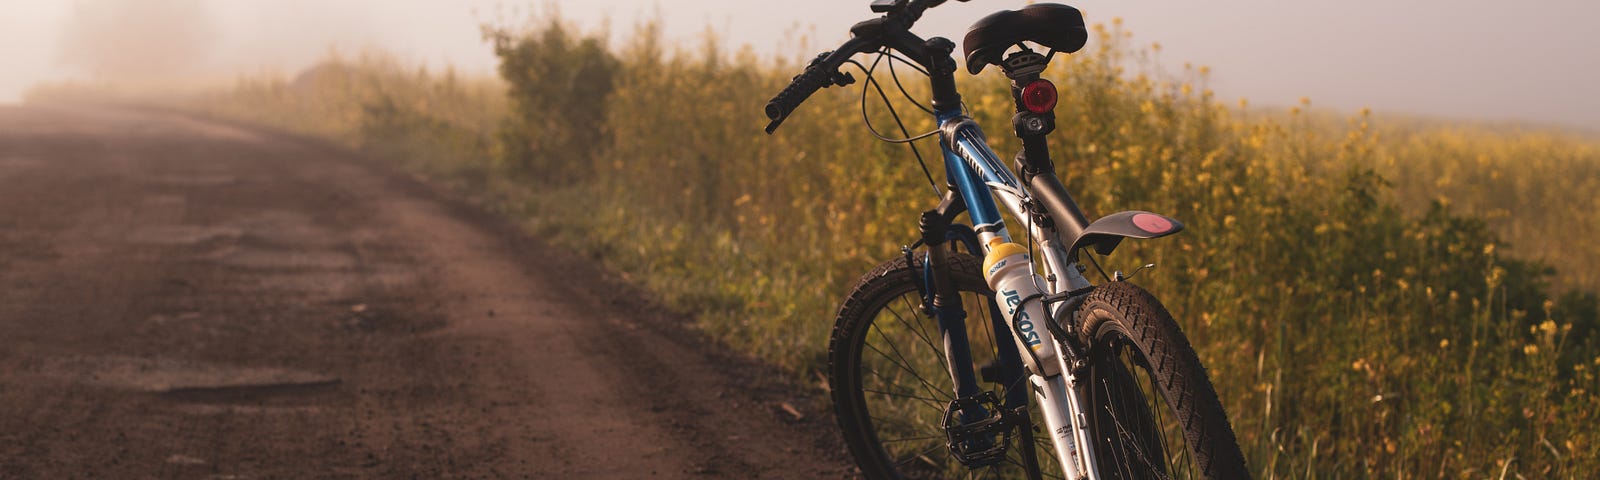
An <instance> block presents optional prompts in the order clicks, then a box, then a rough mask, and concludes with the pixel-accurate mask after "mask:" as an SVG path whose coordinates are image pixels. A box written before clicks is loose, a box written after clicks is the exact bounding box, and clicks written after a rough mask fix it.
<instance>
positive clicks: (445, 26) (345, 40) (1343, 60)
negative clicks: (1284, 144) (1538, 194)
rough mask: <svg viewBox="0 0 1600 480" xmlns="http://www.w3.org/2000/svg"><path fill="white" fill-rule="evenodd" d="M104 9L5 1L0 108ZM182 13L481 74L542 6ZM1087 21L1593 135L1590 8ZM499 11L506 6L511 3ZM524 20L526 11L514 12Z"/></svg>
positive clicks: (50, 66)
mask: <svg viewBox="0 0 1600 480" xmlns="http://www.w3.org/2000/svg"><path fill="white" fill-rule="evenodd" d="M106 1H107V0H78V1H75V0H0V102H8V101H15V100H16V99H17V98H19V95H20V93H21V91H22V90H23V89H24V88H26V86H27V85H30V84H33V83H36V82H39V81H42V80H54V79H62V78H70V77H75V76H76V77H81V76H83V72H82V70H83V69H82V68H77V67H74V66H73V65H72V64H71V63H70V62H67V63H63V62H64V59H63V54H62V52H61V44H62V39H63V38H64V37H65V36H66V34H65V33H64V32H63V30H64V28H65V27H64V26H65V25H68V24H69V23H70V21H69V18H70V17H72V16H73V15H74V9H75V6H76V5H78V4H80V2H84V3H86V4H88V5H91V6H92V5H95V4H97V3H104V2H106ZM162 1H179V2H183V1H187V2H189V3H192V4H194V5H195V6H196V8H198V9H199V10H203V12H202V15H201V16H200V17H199V18H207V19H209V20H208V21H209V22H211V23H213V24H214V25H213V26H212V27H213V28H209V29H208V30H206V31H210V32H213V34H214V36H215V37H214V38H211V39H209V40H208V41H206V42H204V43H205V44H206V45H204V46H203V48H202V49H201V50H203V53H202V54H195V55H194V56H197V57H201V58H197V59H195V61H194V62H193V63H194V64H195V65H200V66H201V67H196V68H201V69H203V70H206V71H220V70H240V69H246V70H262V69H265V70H269V71H279V72H283V71H292V70H294V69H298V68H300V67H303V66H304V65H306V64H308V63H310V62H311V61H314V60H315V59H316V58H317V57H319V56H322V55H324V54H325V53H326V52H327V51H328V50H329V48H330V47H332V46H337V47H338V48H339V49H340V50H342V51H347V52H348V51H354V50H358V49H360V48H362V47H364V46H376V47H379V48H383V49H386V50H391V51H395V52H397V53H400V54H402V55H403V56H404V57H406V58H409V59H412V60H414V61H422V62H428V63H431V64H434V65H439V64H444V63H451V64H454V65H456V66H458V67H462V68H464V69H466V70H471V71H483V72H487V71H490V70H491V69H492V68H493V65H494V63H493V62H494V58H493V56H492V55H491V54H490V52H489V51H488V48H487V46H485V45H484V44H483V43H482V42H481V40H480V36H479V27H478V25H479V23H480V22H481V21H484V20H492V19H494V18H497V16H498V17H505V16H508V14H503V13H502V14H497V12H502V11H507V10H511V11H517V10H520V11H527V10H529V9H530V8H531V9H532V10H535V11H539V10H543V9H544V8H546V5H547V4H546V3H545V2H538V1H534V2H508V1H494V0H454V1H452V0H320V1H312V0H162ZM868 3H869V1H868V0H785V1H773V0H738V1H735V0H706V1H667V0H590V1H572V0H565V1H558V2H554V4H555V5H556V6H557V8H559V9H560V10H561V12H562V14H563V16H564V17H567V18H569V19H571V20H573V21H576V22H578V23H580V24H584V25H590V26H598V25H600V23H601V22H602V21H603V20H605V19H610V23H611V25H612V30H614V31H617V32H626V31H627V30H628V28H627V27H628V26H630V25H632V24H633V23H634V22H636V21H638V20H640V19H644V18H651V17H654V16H656V15H659V16H660V17H661V18H662V19H663V21H664V22H665V24H666V25H665V28H666V31H667V34H668V36H669V37H671V38H676V39H683V40H686V41H698V37H699V36H700V35H701V33H702V32H704V31H705V30H706V28H707V27H708V26H709V27H711V28H713V29H715V30H717V31H719V32H721V34H722V35H723V37H724V40H725V41H726V42H727V43H729V44H731V45H739V44H749V45H751V46H752V47H753V48H755V49H756V50H757V51H759V52H763V53H772V54H777V53H778V52H782V53H783V54H793V53H794V52H795V51H798V49H799V46H798V45H797V44H798V43H799V42H798V41H797V40H796V38H795V34H796V33H797V32H800V33H804V34H806V35H807V36H808V37H809V38H810V40H811V45H813V46H815V47H818V48H821V47H828V46H832V45H834V44H837V43H838V42H840V41H843V40H844V39H845V38H846V36H847V33H846V32H847V29H848V28H849V26H850V24H852V23H854V22H855V21H857V20H862V19H865V18H868V17H869V16H871V15H872V14H871V12H869V11H868V10H867V8H866V6H867V4H868ZM1026 3H1027V2H1026V1H1024V0H974V1H972V2H968V3H954V2H952V3H950V4H947V5H945V6H941V7H939V8H937V9H934V10H932V11H930V12H929V13H928V15H927V16H926V17H925V19H924V21H923V22H921V23H920V24H919V26H918V28H917V30H918V31H919V33H922V34H923V35H924V36H932V35H942V36H946V37H950V38H953V39H958V40H959V38H960V37H961V35H962V33H963V32H964V31H965V29H966V26H967V25H969V24H970V23H971V22H972V21H974V20H976V19H977V18H979V17H980V16H982V15H984V14H987V13H990V12H992V11H995V10H998V9H1004V8H1019V7H1020V6H1022V5H1024V4H1026ZM1066 3H1069V4H1071V5H1074V6H1077V7H1079V8H1081V9H1083V10H1084V13H1085V15H1086V16H1087V17H1088V19H1089V21H1090V22H1105V21H1109V20H1110V19H1111V18H1113V17H1122V18H1123V19H1124V21H1125V25H1126V26H1127V28H1128V29H1130V30H1132V31H1133V32H1134V34H1135V37H1134V39H1135V41H1136V42H1138V43H1140V44H1149V43H1151V42H1160V43H1161V44H1162V47H1163V49H1162V53H1161V57H1160V59H1161V63H1162V64H1163V65H1164V67H1165V68H1167V69H1168V70H1174V71H1176V70H1178V69H1181V68H1182V67H1181V66H1182V65H1183V63H1184V62H1193V63H1194V64H1197V65H1208V66H1210V67H1212V71H1213V74H1212V81H1211V86H1212V87H1213V88H1214V89H1215V90H1216V91H1217V92H1218V94H1219V95H1220V96H1221V97H1222V98H1225V99H1230V100H1231V99H1234V98H1238V97H1246V98H1249V99H1250V100H1251V102H1252V103H1254V104H1257V105H1289V104H1292V103H1294V102H1295V101H1297V100H1298V99H1299V98H1300V97H1302V96H1308V97H1310V98H1311V99H1312V100H1313V102H1314V103H1315V105H1316V106H1318V107H1329V108H1337V109H1341V110H1354V109H1356V108H1360V107H1363V106H1370V107H1373V108H1374V109H1375V110H1377V111H1379V112H1380V113H1381V112H1403V113H1421V114H1428V115H1436V116H1446V117H1459V118H1473V119H1486V120H1502V119H1504V120H1524V121H1533V122H1548V123H1560V124H1567V125H1573V126H1580V127H1585V128H1589V129H1600V94H1596V92H1594V91H1593V88H1594V86H1595V85H1600V40H1595V37H1593V21H1594V19H1596V18H1600V2H1590V1H1574V0H1549V1H1535V2H1520V3H1517V2H1513V3H1507V2H1492V3H1491V2H1488V1H1479V0H1449V1H1447V0H1411V1H1392V0H1389V1H1379V0H1341V1H1326V2H1313V1H1281V0H1279V1H1272V0H1212V1H1203V2H1202V1H1197V0H1190V1H1172V2H1152V1H1142V2H1139V1H1112V0H1080V1H1075V2H1074V1H1069V2H1066ZM508 5H509V7H508ZM509 16H510V17H513V18H520V16H519V14H516V13H512V14H509Z"/></svg>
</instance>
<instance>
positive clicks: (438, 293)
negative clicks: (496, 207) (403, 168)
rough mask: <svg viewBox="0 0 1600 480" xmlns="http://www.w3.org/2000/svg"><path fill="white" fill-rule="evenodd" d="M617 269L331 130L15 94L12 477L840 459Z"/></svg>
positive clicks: (0, 337)
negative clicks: (39, 100) (598, 264)
mask: <svg viewBox="0 0 1600 480" xmlns="http://www.w3.org/2000/svg"><path fill="white" fill-rule="evenodd" d="M610 278H611V277H610V276H609V275H608V274H606V273H604V272H602V271H600V270H598V269H596V268H595V267H593V266H592V262H589V261H586V260H585V259H582V258H575V256H574V255H573V254H571V253H569V252H566V251H563V250H560V249H555V248H552V247H549V246H547V245H545V244H543V243H540V242H539V241H537V240H536V239H530V238H528V237H526V236H525V235H524V234H522V233H520V232H519V231H518V230H517V229H516V228H514V227H512V226H510V224H508V223H506V222H505V221H502V220H499V219H496V218H494V217H493V216H490V215H487V214H484V213H481V212H479V211H476V210H474V209H473V208H471V207H469V206H466V204H465V203H463V202H459V201H455V200H452V199H451V198H449V196H448V195H443V194H440V193H438V192H436V191H435V190H433V189H431V188H430V187H428V186H426V185H424V184H422V183H419V182H416V181H414V180H412V179H410V178H408V177H405V176H403V175H399V174H396V173H393V172H391V171H389V170H388V169H386V168H384V167H383V166H382V165H381V163H376V162H373V161H371V160H368V159H362V158H357V157H355V156H352V155H350V154H348V153H345V152H342V151H340V150H338V149H335V148H331V147H328V146H326V145H322V144H318V143H316V142H309V141H303V140H298V139H294V138H289V137H285V136H279V135H274V134H269V133H262V132H256V131H252V130H247V129H242V128H237V127H231V126H225V125H220V124H213V123H208V122H203V121H199V120H195V119H191V118H187V117H183V116H179V115H173V114H161V113H149V112H139V113H136V112H129V111H92V110H86V109H73V108H62V107H27V108H20V107H0V478H218V479H221V478H325V477H339V478H343V477H376V478H413V477H421V478H437V477H490V478H507V477H509V478H522V477H539V478H818V477H840V476H847V475H848V467H847V466H846V465H847V462H846V460H845V459H844V454H843V453H842V451H841V450H840V449H839V448H838V447H837V446H836V445H837V444H838V442H837V441H835V440H834V439H833V436H834V435H835V434H834V433H833V432H832V430H831V420H829V419H827V418H826V417H825V416H822V415H821V414H819V413H817V412H814V411H811V409H809V408H807V407H808V405H810V404H809V402H808V401H807V400H806V398H805V396H804V395H803V394H800V393H796V391H795V390H794V389H793V388H791V387H787V386H785V385H782V384H780V383H777V382H775V381H773V380H769V379H768V378H770V376H769V375H768V374H769V373H771V372H769V371H768V370H766V368H765V367H762V366H759V365H755V364H754V363H753V362H751V361H749V360H747V359H744V358H741V357H739V356H736V355H732V354H728V353H725V352H723V351H721V350H720V349H718V348H714V347H711V346H709V344H707V343H705V342H704V341H703V340H701V339H699V338H698V337H696V336H695V335H694V334H693V333H690V332H689V331H688V330H686V329H685V328H684V327H683V326H682V325H683V320H682V319H681V318H677V317H674V316H671V315H668V314H663V313H660V312H659V309H656V308H654V307H652V306H651V305H650V304H649V303H648V302H646V301H642V300H638V298H639V295H636V294H633V293H630V290H628V289H627V288H625V287H622V286H620V284H619V283H617V282H615V281H614V280H611V279H610ZM785 404H788V405H791V406H794V407H797V408H798V409H799V410H800V413H802V414H803V418H800V419H797V418H796V416H795V415H793V414H791V413H789V412H788V411H787V409H786V408H784V405H785Z"/></svg>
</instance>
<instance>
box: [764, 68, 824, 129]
mask: <svg viewBox="0 0 1600 480" xmlns="http://www.w3.org/2000/svg"><path fill="white" fill-rule="evenodd" d="M822 67H825V65H812V66H811V67H810V68H807V69H806V71H805V72H802V73H801V74H800V75H799V76H797V77H795V78H794V81H793V82H789V86H787V87H784V88H783V91H782V92H778V95H777V96H774V97H772V100H771V101H768V102H767V107H766V114H767V119H768V120H772V122H771V123H768V124H767V133H772V132H773V131H775V130H777V129H778V125H780V124H782V123H783V121H784V120H785V119H788V118H789V114H791V113H794V109H795V108H797V107H799V106H800V104H801V103H804V102H805V101H806V99H807V98H810V97H811V94H813V93H816V92H817V90H821V89H822V87H825V86H827V85H828V72H826V71H825V69H824V68H822ZM835 68H837V67H835Z"/></svg>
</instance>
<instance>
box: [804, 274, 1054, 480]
mask: <svg viewBox="0 0 1600 480" xmlns="http://www.w3.org/2000/svg"><path fill="white" fill-rule="evenodd" d="M949 258H950V265H949V266H948V271H949V274H950V279H951V282H952V283H953V284H954V286H955V288H956V289H957V290H959V292H960V294H961V303H962V305H963V308H964V309H965V310H966V313H967V317H966V328H965V330H966V334H967V335H966V336H967V339H968V341H967V343H968V344H969V347H970V348H969V350H970V353H971V357H972V359H971V363H972V365H969V366H967V367H968V368H973V367H974V366H980V365H995V364H996V363H997V362H996V358H997V357H998V355H999V353H1000V350H999V349H1000V348H1011V349H1015V348H1016V347H1015V346H1014V343H1013V340H1012V339H1011V338H1010V337H1002V338H996V335H995V332H994V330H993V323H992V322H993V321H994V320H996V319H997V318H998V317H997V316H996V315H998V314H999V312H998V310H996V309H995V308H994V303H993V293H992V292H990V290H989V288H988V285H987V284H986V283H985V282H984V280H983V277H982V275H980V274H979V268H980V267H979V262H978V259H976V258H974V257H972V256H970V255H965V254H954V253H952V254H951V255H950V257H949ZM922 259H923V255H922V254H918V255H917V256H915V257H914V258H912V259H911V260H910V261H909V262H908V261H907V259H905V258H897V259H895V260H892V261H889V262H884V263H883V264H880V265H878V267H877V268H874V269H873V271H872V272H871V273H868V274H867V275H866V276H864V277H862V279H861V280H860V282H859V283H857V285H856V287H855V288H854V290H853V291H852V292H851V293H850V296H849V297H847V299H846V300H845V303H844V305H843V306H842V307H841V308H840V311H839V318H838V320H837V322H836V323H835V325H834V330H833V336H832V339H831V341H830V343H829V346H828V363H829V384H830V387H831V388H832V390H833V391H832V396H833V402H834V411H835V412H836V413H837V415H838V420H839V426H840V427H841V428H842V429H843V431H844V438H845V443H846V444H847V445H848V446H849V448H850V452H851V454H853V455H854V456H855V458H856V464H857V465H858V466H860V468H861V471H862V473H863V475H865V476H866V477H867V478H1038V477H1037V476H1036V475H1037V473H1036V472H1040V471H1042V472H1043V478H1061V469H1060V467H1059V466H1058V465H1057V463H1056V461H1055V460H1054V459H1053V458H1051V457H1050V444H1049V442H1050V440H1049V438H1048V437H1047V436H1045V435H1044V434H1043V433H1042V432H1038V431H1036V430H1039V429H1036V428H1031V427H1027V426H1023V427H1017V428H1016V430H1017V431H1014V432H1013V434H1012V435H1011V436H1010V437H1009V442H1008V443H1009V444H1008V445H1006V450H1005V455H1004V458H1003V460H1000V461H999V462H998V463H994V464H990V465H983V466H978V467H970V466H967V465H964V464H963V463H961V462H960V461H959V460H958V459H957V458H955V456H954V455H953V454H952V453H951V449H950V446H949V441H948V439H947V436H946V431H945V424H944V420H945V414H946V409H947V408H948V406H949V405H950V403H951V400H953V399H954V398H955V387H954V381H953V380H952V379H951V373H950V368H951V367H950V366H949V365H947V361H946V356H945V353H946V352H945V348H946V344H945V342H944V341H943V339H942V338H941V336H940V334H939V330H938V326H937V321H936V320H935V319H934V318H932V317H931V316H930V315H928V314H927V313H925V312H924V311H923V309H922V299H921V294H920V291H919V288H918V284H919V279H921V278H922V262H923V260H922ZM1013 351H1014V350H1013ZM958 368H959V366H958ZM991 377H993V375H991ZM1007 383H1009V384H1007ZM1026 385H1027V381H1026V380H1025V379H1023V377H1021V376H1020V375H1014V376H1013V378H1011V379H1009V380H1002V379H1000V378H992V379H991V380H989V381H980V385H979V387H980V389H982V390H983V391H987V392H991V393H993V394H994V395H995V398H997V399H1002V400H1003V399H1007V398H1008V395H1017V396H1013V397H1009V398H1012V399H1013V404H1015V402H1016V401H1017V400H1018V399H1020V401H1021V405H1023V406H1026V404H1027V402H1028V400H1027V397H1028V396H1029V394H1028V393H1027V387H1026ZM1013 390H1017V391H1016V392H1015V393H1014V392H1013ZM1032 420H1033V421H1032V425H1040V424H1041V423H1040V422H1039V421H1038V418H1037V417H1034V418H1033V419H1032ZM1021 430H1027V431H1026V432H1023V431H1021Z"/></svg>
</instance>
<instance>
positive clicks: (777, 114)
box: [765, 0, 965, 134]
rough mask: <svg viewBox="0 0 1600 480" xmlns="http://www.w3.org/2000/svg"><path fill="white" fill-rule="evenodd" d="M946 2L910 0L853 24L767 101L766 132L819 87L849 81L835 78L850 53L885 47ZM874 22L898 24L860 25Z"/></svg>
mask: <svg viewBox="0 0 1600 480" xmlns="http://www.w3.org/2000/svg"><path fill="white" fill-rule="evenodd" d="M962 1H965V0H962ZM944 2H945V0H910V1H909V2H906V3H905V4H904V6H903V7H898V9H896V10H894V11H890V12H889V13H888V14H887V15H884V16H883V17H880V18H878V19H874V20H868V21H866V22H862V23H860V24H857V25H856V27H855V28H851V33H852V34H855V35H854V36H852V37H850V40H848V41H845V42H844V45H840V46H839V48H838V49H835V50H833V51H832V52H826V53H824V54H823V55H821V56H819V57H818V59H817V60H815V61H813V62H811V64H810V65H808V66H806V70H805V71H804V72H801V73H800V74H799V75H796V76H795V77H794V80H792V81H790V82H789V86H787V87H784V88H783V91H781V92H778V95H777V96H774V97H772V100H770V101H768V102H767V106H766V109H765V113H766V114H767V119H768V120H771V122H770V123H768V124H767V129H766V130H767V133H768V134H770V133H772V132H773V131H775V130H777V129H778V125H781V124H782V123H783V121H784V120H786V119H788V118H789V115H790V114H792V113H794V110H795V109H796V108H799V107H800V104H801V103H805V101H806V99H807V98H810V97H811V94H813V93H816V92H817V90H821V89H822V88H823V87H827V86H829V85H832V84H836V83H837V84H839V85H844V84H846V83H848V82H842V83H841V81H839V80H835V79H836V78H838V77H840V74H839V67H840V66H843V65H844V62H845V61H846V60H849V59H850V57H851V56H854V55H855V54H857V53H865V52H871V51H875V50H877V49H879V48H881V47H883V46H884V43H885V40H886V39H885V38H883V37H885V36H889V37H893V36H894V35H893V34H894V33H896V32H898V33H904V32H905V31H906V30H907V29H909V28H911V24H912V23H916V21H917V19H919V18H921V17H922V12H923V11H925V10H927V9H929V8H933V7H936V6H939V5H940V4H942V3H944ZM872 22H879V23H880V26H881V25H888V24H891V23H893V24H895V28H890V29H885V28H870V29H868V28H861V27H862V26H863V25H865V24H868V23H872ZM913 38H914V37H913ZM887 40H889V41H891V42H893V41H894V40H896V39H894V38H889V39H887Z"/></svg>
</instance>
